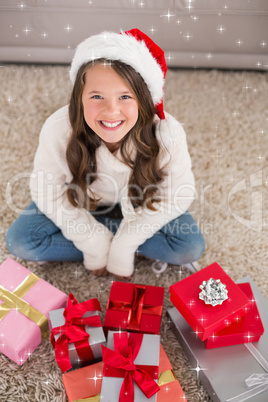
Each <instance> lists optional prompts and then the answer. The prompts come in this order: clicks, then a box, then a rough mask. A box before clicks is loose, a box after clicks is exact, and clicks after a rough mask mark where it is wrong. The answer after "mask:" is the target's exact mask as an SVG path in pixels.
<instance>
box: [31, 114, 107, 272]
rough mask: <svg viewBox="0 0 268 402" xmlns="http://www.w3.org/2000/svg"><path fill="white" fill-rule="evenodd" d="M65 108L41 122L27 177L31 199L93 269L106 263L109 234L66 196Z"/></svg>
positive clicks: (67, 172) (87, 266)
mask: <svg viewBox="0 0 268 402" xmlns="http://www.w3.org/2000/svg"><path fill="white" fill-rule="evenodd" d="M66 110H67V108H66V107H65V110H64V108H62V109H60V110H59V111H58V112H56V113H55V114H54V115H52V116H50V117H49V118H48V120H47V121H46V122H45V124H44V126H43V128H42V130H41V133H40V139H39V146H38V148H37V151H36V155H35V159H34V170H33V173H32V175H31V179H30V190H31V196H32V199H33V201H34V202H35V203H36V204H37V206H38V208H39V209H40V210H41V212H43V213H44V214H45V215H46V216H47V217H48V218H49V219H51V220H52V221H53V222H54V223H55V224H56V225H57V226H58V227H59V228H60V229H61V231H62V233H63V235H64V237H66V238H67V239H69V240H71V241H72V242H73V243H74V245H75V246H76V247H77V248H78V249H79V250H81V251H82V253H83V256H84V265H85V267H86V268H87V269H89V270H95V269H99V268H102V267H105V266H106V265H107V258H108V252H109V248H110V243H111V240H112V237H113V235H112V233H111V232H110V231H109V230H108V229H107V228H106V227H105V226H104V225H102V224H101V223H99V222H98V221H97V220H96V219H95V218H94V216H92V214H90V212H88V211H87V210H86V209H84V208H76V207H74V206H73V205H72V204H71V203H70V202H69V200H68V197H67V193H66V190H67V183H68V182H69V181H70V180H71V173H70V171H69V168H68V165H67V162H66V157H65V152H66V146H67V142H68V138H69V134H70V126H69V121H68V118H67V116H68V114H67V112H66Z"/></svg>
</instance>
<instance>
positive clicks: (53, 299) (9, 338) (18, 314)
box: [0, 258, 67, 365]
mask: <svg viewBox="0 0 268 402" xmlns="http://www.w3.org/2000/svg"><path fill="white" fill-rule="evenodd" d="M66 300H67V295H66V294H65V293H63V292H61V291H60V290H59V289H57V288H55V287H54V286H52V285H50V284H49V283H48V282H46V281H44V280H43V279H41V278H39V277H38V276H37V275H35V274H34V273H33V272H31V271H29V270H28V269H27V268H26V267H24V266H23V265H21V264H19V263H18V262H17V261H15V260H13V259H12V258H8V259H7V260H6V261H4V262H3V263H2V264H1V265H0V332H1V344H0V351H1V353H3V354H5V355H6V356H7V357H9V358H10V359H11V360H13V361H14V362H15V363H17V364H19V365H22V364H23V363H24V362H25V361H26V360H27V359H28V357H29V356H30V355H31V354H32V352H33V351H34V350H35V349H36V348H37V346H38V345H39V344H40V343H41V342H42V341H43V340H44V339H45V337H46V336H47V335H49V325H50V323H49V311H50V310H53V309H58V308H60V307H63V306H66Z"/></svg>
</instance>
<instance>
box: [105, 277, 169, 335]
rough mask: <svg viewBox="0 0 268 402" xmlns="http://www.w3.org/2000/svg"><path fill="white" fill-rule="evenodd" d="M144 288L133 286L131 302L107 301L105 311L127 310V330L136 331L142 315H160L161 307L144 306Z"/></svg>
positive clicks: (142, 286)
mask: <svg viewBox="0 0 268 402" xmlns="http://www.w3.org/2000/svg"><path fill="white" fill-rule="evenodd" d="M145 292H146V286H144V285H136V284H134V290H133V298H132V301H131V302H125V301H117V300H109V301H108V305H107V309H110V310H119V311H121V310H124V311H127V310H128V318H127V323H128V324H127V329H128V330H132V331H138V330H139V328H140V320H141V315H142V313H146V314H152V315H158V316H160V315H161V313H162V306H161V305H160V306H153V305H145V304H144V297H145Z"/></svg>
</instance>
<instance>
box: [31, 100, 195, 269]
mask: <svg viewBox="0 0 268 402" xmlns="http://www.w3.org/2000/svg"><path fill="white" fill-rule="evenodd" d="M157 119H158V118H157ZM70 133H71V127H70V122H69V117H68V106H64V107H63V108H61V109H59V110H58V111H57V112H55V113H54V114H53V115H51V116H50V117H49V118H48V119H47V121H46V122H45V124H44V126H43V128H42V130H41V134H40V140H39V146H38V149H37V152H36V155H35V160H34V171H33V173H32V175H31V180H30V188H31V195H32V199H33V201H35V203H36V204H37V206H38V207H39V209H40V210H41V211H42V212H43V213H44V214H45V215H46V216H47V217H48V218H50V219H51V220H52V221H53V222H54V223H55V224H56V225H57V226H58V227H59V228H60V229H61V231H62V233H63V235H64V236H65V237H66V238H67V239H70V240H72V241H73V243H74V244H75V246H76V247H77V248H78V249H79V250H81V251H82V252H83V255H84V265H85V267H86V268H87V269H90V270H95V269H99V268H102V267H105V266H106V267H107V270H108V271H110V272H112V273H114V274H116V275H120V276H128V275H131V274H132V272H133V263H134V253H135V251H136V250H137V249H138V247H139V246H140V245H141V244H143V243H144V242H145V241H146V240H147V239H148V238H150V237H152V236H153V235H154V234H155V233H156V232H157V231H158V230H159V229H160V228H161V227H162V226H164V225H165V224H166V223H168V222H169V221H171V220H172V219H174V218H176V217H178V216H179V215H181V214H182V213H184V212H185V211H186V210H187V208H188V207H189V206H190V204H191V202H192V200H193V199H194V177H193V173H192V170H191V159H190V155H189V153H188V149H187V143H186V136H185V133H184V130H183V128H182V126H181V125H180V123H178V122H177V121H176V120H175V119H174V118H173V117H172V116H170V115H169V114H168V113H166V119H165V120H159V119H158V120H157V123H156V135H157V139H158V141H159V143H160V145H161V151H160V165H161V166H165V169H166V172H167V175H166V177H165V178H164V181H163V182H161V183H160V185H159V186H158V187H159V195H160V197H161V202H160V203H157V204H156V206H157V207H158V211H157V212H154V211H151V210H149V209H147V208H145V207H139V208H136V209H135V210H134V208H133V206H132V204H131V202H130V200H129V198H128V195H127V186H128V180H129V176H130V173H131V169H130V168H129V167H128V166H126V165H125V164H124V163H123V162H122V159H121V154H120V151H118V152H117V153H116V154H115V155H114V154H112V153H111V152H110V151H109V150H108V148H107V147H106V146H105V145H104V144H102V145H101V146H100V147H99V148H98V149H97V151H96V152H97V154H96V156H97V169H98V178H97V180H95V181H94V183H93V184H92V185H91V190H92V191H93V192H94V194H95V195H96V197H97V198H98V199H100V201H99V204H100V205H110V204H114V203H117V202H119V203H121V207H122V213H123V216H124V218H123V220H122V222H121V224H120V227H119V229H118V231H117V233H116V234H115V235H114V236H113V234H112V233H111V232H110V231H109V230H108V229H107V228H106V227H105V226H104V225H102V224H101V223H99V222H97V220H96V219H95V218H94V216H92V214H91V213H90V212H89V211H87V210H86V209H81V208H75V207H73V206H72V205H71V204H70V202H69V201H68V198H67V195H66V189H67V183H70V181H71V179H72V176H71V173H70V170H69V168H68V165H67V162H66V156H65V152H66V146H67V143H68V140H69V137H70ZM132 152H135V150H134V149H132Z"/></svg>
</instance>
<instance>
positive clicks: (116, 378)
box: [101, 331, 160, 402]
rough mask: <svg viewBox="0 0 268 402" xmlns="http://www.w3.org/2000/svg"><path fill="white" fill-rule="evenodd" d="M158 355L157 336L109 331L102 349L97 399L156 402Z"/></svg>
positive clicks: (106, 401) (158, 388)
mask: <svg viewBox="0 0 268 402" xmlns="http://www.w3.org/2000/svg"><path fill="white" fill-rule="evenodd" d="M159 352H160V336H159V335H152V334H141V333H134V332H114V331H109V332H108V339H107V347H105V346H102V356H103V362H104V368H103V380H102V387H101V400H103V401H105V402H114V401H118V402H145V401H146V402H148V401H150V402H156V401H157V392H158V391H160V387H159V385H158V384H157V381H158V373H159Z"/></svg>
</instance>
